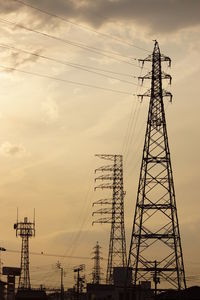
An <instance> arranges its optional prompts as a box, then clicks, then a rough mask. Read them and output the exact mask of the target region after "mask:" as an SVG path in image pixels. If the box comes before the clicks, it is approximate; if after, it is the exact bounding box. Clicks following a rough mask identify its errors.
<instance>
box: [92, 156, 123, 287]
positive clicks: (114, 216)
mask: <svg viewBox="0 0 200 300" xmlns="http://www.w3.org/2000/svg"><path fill="white" fill-rule="evenodd" d="M96 156H97V157H99V158H100V159H104V160H108V161H111V162H112V164H111V165H106V166H103V167H100V168H98V169H96V170H95V173H102V175H100V176H98V177H96V178H95V181H102V182H103V183H102V184H99V185H97V186H95V190H96V189H102V190H104V189H109V190H111V191H112V196H111V198H109V199H101V200H98V201H96V202H94V203H93V205H95V206H101V208H100V209H98V210H96V211H94V212H93V216H96V215H100V216H101V217H100V218H99V219H96V220H94V221H93V224H94V223H100V224H103V223H110V224H111V230H110V242H109V252H108V263H107V273H106V283H107V284H112V283H113V268H114V267H126V266H127V256H126V238H125V227H124V196H125V192H124V187H123V157H122V155H109V154H97V155H96Z"/></svg>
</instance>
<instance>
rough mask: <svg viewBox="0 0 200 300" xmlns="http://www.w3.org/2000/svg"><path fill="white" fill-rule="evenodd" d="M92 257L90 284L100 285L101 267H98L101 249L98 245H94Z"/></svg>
mask: <svg viewBox="0 0 200 300" xmlns="http://www.w3.org/2000/svg"><path fill="white" fill-rule="evenodd" d="M93 249H94V251H93V255H94V256H93V257H92V259H93V260H94V267H93V272H92V283H93V284H100V283H101V275H102V273H101V266H100V261H101V259H102V257H101V253H100V252H101V251H100V249H101V247H100V246H99V243H98V242H97V243H96V246H95V247H94V248H93Z"/></svg>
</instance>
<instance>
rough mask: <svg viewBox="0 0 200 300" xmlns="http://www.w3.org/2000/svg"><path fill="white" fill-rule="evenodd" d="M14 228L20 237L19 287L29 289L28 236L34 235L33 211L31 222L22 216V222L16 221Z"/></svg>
mask: <svg viewBox="0 0 200 300" xmlns="http://www.w3.org/2000/svg"><path fill="white" fill-rule="evenodd" d="M14 229H15V230H16V236H17V237H18V236H20V237H21V238H22V248H21V274H20V277H19V286H18V288H19V289H30V288H31V283H30V273H29V238H31V237H34V236H35V211H34V218H33V222H29V221H28V218H27V217H25V218H24V222H18V213H17V223H15V224H14Z"/></svg>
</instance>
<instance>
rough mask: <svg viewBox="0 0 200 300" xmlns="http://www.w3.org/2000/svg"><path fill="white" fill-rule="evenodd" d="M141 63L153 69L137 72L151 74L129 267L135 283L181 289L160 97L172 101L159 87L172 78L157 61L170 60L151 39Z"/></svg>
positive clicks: (180, 262) (179, 251)
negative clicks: (149, 49)
mask: <svg viewBox="0 0 200 300" xmlns="http://www.w3.org/2000/svg"><path fill="white" fill-rule="evenodd" d="M141 62H142V63H144V62H152V71H151V72H149V73H148V74H147V75H145V76H144V77H140V79H141V80H142V81H143V80H144V79H151V89H150V90H149V91H147V92H146V93H145V94H144V95H139V96H140V97H141V98H142V99H143V97H145V96H147V97H150V104H149V112H148V120H147V128H146V135H145V142H144V149H143V156H142V164H141V170H140V178H139V186H138V193H137V202H136V209H135V216H134V222H133V230H132V236H131V245H130V251H129V259H128V266H131V267H133V272H134V283H135V284H136V283H137V282H139V281H141V280H147V281H150V280H152V277H153V280H154V283H155V289H156V290H157V284H158V283H164V285H163V286H164V287H170V288H175V289H184V288H185V287H186V281H185V272H184V264H183V254H182V247H181V237H180V232H179V223H178V216H177V208H176V200H175V190H174V181H173V174H172V166H171V158H170V151H169V144H168V136H167V129H166V119H165V111H164V102H163V97H164V96H168V97H170V100H171V98H172V95H171V93H169V92H167V91H165V90H163V89H162V80H163V79H169V80H170V82H171V76H170V75H168V74H165V73H164V72H162V71H161V63H162V62H168V63H169V65H170V64H171V60H170V58H169V57H166V56H164V55H162V54H161V53H160V49H159V45H158V43H157V41H155V46H154V50H153V54H152V55H149V56H148V57H147V58H146V59H144V60H141ZM155 261H156V267H155ZM155 274H156V275H155Z"/></svg>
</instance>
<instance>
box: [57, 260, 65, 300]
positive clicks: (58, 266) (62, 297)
mask: <svg viewBox="0 0 200 300" xmlns="http://www.w3.org/2000/svg"><path fill="white" fill-rule="evenodd" d="M56 267H57V268H58V269H59V270H60V299H61V300H64V285H63V276H64V269H63V267H62V266H61V263H60V262H59V261H58V262H57V264H56Z"/></svg>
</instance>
